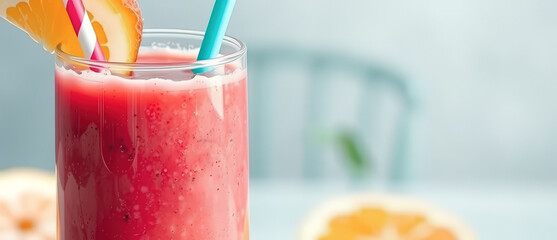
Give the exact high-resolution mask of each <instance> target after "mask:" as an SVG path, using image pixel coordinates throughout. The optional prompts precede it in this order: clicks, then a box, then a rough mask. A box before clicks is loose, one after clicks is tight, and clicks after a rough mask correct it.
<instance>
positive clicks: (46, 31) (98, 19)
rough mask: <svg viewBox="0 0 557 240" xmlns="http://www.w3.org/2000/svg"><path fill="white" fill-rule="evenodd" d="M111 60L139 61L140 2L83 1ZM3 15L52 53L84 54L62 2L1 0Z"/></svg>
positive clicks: (57, 0) (49, 0) (133, 0)
mask: <svg viewBox="0 0 557 240" xmlns="http://www.w3.org/2000/svg"><path fill="white" fill-rule="evenodd" d="M83 4H84V6H85V9H87V14H88V15H89V18H90V19H91V22H92V24H93V28H94V29H95V32H96V33H97V38H98V40H99V43H100V45H101V48H102V50H103V53H104V55H105V57H106V59H107V60H108V61H111V62H135V60H136V58H137V53H138V50H139V46H140V44H141V35H142V32H143V18H142V17H141V12H140V10H139V6H138V3H137V1H136V0H83ZM0 16H1V17H2V18H5V19H6V20H8V21H9V22H10V23H12V24H13V25H15V26H17V27H19V28H20V29H22V30H23V31H25V32H26V33H27V34H29V36H30V37H31V38H32V39H33V40H35V41H36V42H39V43H41V44H42V45H43V47H44V49H45V50H46V51H48V52H54V50H55V48H56V47H57V46H58V45H60V47H61V50H62V51H64V52H66V53H68V54H70V55H73V56H78V57H83V51H82V50H81V46H80V44H79V41H78V38H77V36H76V34H75V32H74V30H73V27H72V24H71V22H70V19H69V17H68V14H67V13H66V9H65V8H64V3H63V1H62V0H0Z"/></svg>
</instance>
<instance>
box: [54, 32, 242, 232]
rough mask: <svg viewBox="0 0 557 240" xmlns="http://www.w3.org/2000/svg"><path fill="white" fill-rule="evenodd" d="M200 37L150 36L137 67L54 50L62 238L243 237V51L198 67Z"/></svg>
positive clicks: (226, 50) (226, 47)
mask: <svg viewBox="0 0 557 240" xmlns="http://www.w3.org/2000/svg"><path fill="white" fill-rule="evenodd" d="M202 38H203V33H202V32H194V31H184V30H146V31H145V33H144V35H143V42H142V47H141V49H140V53H139V56H138V61H137V63H114V62H96V61H91V60H87V59H82V58H79V57H75V56H70V55H68V54H66V53H64V52H63V51H61V50H58V51H57V52H56V56H57V58H56V66H55V78H56V79H55V80H56V168H57V178H58V208H59V209H58V239H60V240H85V239H87V240H92V239H126V240H131V239H178V240H179V239H184V240H185V239H188V240H213V239H215V240H223V239H232V240H238V239H242V240H243V239H248V238H249V236H248V235H249V233H248V228H249V227H248V225H249V220H248V215H249V211H248V172H249V169H248V168H249V167H248V119H247V116H248V115H247V68H246V47H245V46H244V44H243V43H242V42H240V41H238V40H237V39H234V38H231V37H226V38H225V40H224V42H223V46H222V49H221V55H220V56H219V57H217V58H215V59H211V60H206V61H195V58H196V56H197V51H198V50H199V47H200V45H201V42H202ZM58 49H60V48H58ZM199 68H203V69H210V71H209V72H205V73H202V74H194V73H193V72H192V70H193V69H199Z"/></svg>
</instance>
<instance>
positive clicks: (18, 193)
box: [0, 169, 56, 240]
mask: <svg viewBox="0 0 557 240" xmlns="http://www.w3.org/2000/svg"><path fill="white" fill-rule="evenodd" d="M0 239H37V240H55V239H56V178H55V177H54V174H52V173H49V172H43V171H39V170H32V169H12V170H7V171H0Z"/></svg>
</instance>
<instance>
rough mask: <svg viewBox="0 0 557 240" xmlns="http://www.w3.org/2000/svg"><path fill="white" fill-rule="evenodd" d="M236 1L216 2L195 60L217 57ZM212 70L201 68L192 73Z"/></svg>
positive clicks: (223, 0) (219, 0)
mask: <svg viewBox="0 0 557 240" xmlns="http://www.w3.org/2000/svg"><path fill="white" fill-rule="evenodd" d="M235 3H236V0H216V2H215V6H214V7H213V12H212V13H211V19H209V24H208V25H207V31H205V37H203V42H202V43H201V49H199V55H198V56H197V60H198V61H199V60H208V59H211V58H214V57H217V56H218V54H219V52H220V47H221V45H222V39H223V38H224V34H225V33H226V28H227V27H228V22H229V21H230V16H232V10H234V4H235ZM211 70H213V68H212V67H202V68H197V69H194V70H193V73H195V74H199V73H204V72H208V71H211Z"/></svg>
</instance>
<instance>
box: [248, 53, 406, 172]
mask: <svg viewBox="0 0 557 240" xmlns="http://www.w3.org/2000/svg"><path fill="white" fill-rule="evenodd" d="M248 64H249V68H248V71H249V103H250V109H249V111H250V168H251V171H250V173H251V176H252V177H254V178H303V179H312V178H337V177H338V178H351V177H354V176H356V177H358V176H359V177H361V176H363V177H365V178H371V179H381V180H385V181H400V180H403V179H404V178H405V177H406V176H407V171H408V165H409V163H408V162H407V158H406V153H407V150H408V138H409V133H410V122H411V115H412V114H411V113H412V106H413V92H412V90H411V89H410V87H409V84H408V82H407V81H406V79H404V78H403V77H401V76H400V75H399V74H397V73H396V72H392V71H389V70H387V69H385V68H382V67H380V66H378V65H375V64H373V63H369V62H368V61H365V60H362V59H357V58H352V57H350V56H344V55H342V54H334V53H328V52H321V51H308V50H302V49H295V48H270V49H265V48H262V49H250V51H249V56H248ZM370 176H371V177H370Z"/></svg>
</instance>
